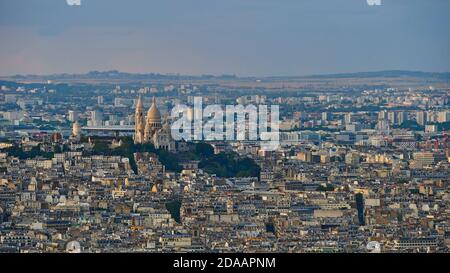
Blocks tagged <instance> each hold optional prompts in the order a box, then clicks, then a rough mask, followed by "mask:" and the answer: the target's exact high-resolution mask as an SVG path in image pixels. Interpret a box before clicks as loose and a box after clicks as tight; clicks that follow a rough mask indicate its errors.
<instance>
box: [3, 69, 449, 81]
mask: <svg viewBox="0 0 450 273" xmlns="http://www.w3.org/2000/svg"><path fill="white" fill-rule="evenodd" d="M401 77H413V78H425V79H426V78H429V79H439V80H446V81H447V80H450V72H444V73H437V72H422V71H408V70H386V71H374V72H356V73H339V74H323V75H309V76H270V77H238V76H236V75H218V76H216V75H181V74H159V73H147V74H140V73H127V72H120V71H117V70H110V71H91V72H88V73H85V74H67V73H62V74H51V75H14V76H11V77H3V78H4V79H8V80H17V81H21V80H59V81H64V80H74V79H76V80H128V81H147V80H254V79H266V80H275V79H276V80H283V79H305V78H316V79H339V78H401Z"/></svg>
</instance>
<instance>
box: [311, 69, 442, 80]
mask: <svg viewBox="0 0 450 273" xmlns="http://www.w3.org/2000/svg"><path fill="white" fill-rule="evenodd" d="M305 77H306V78H399V77H413V78H437V79H450V72H444V73H437V72H423V71H408V70H385V71H374V72H356V73H340V74H328V75H312V76H305Z"/></svg>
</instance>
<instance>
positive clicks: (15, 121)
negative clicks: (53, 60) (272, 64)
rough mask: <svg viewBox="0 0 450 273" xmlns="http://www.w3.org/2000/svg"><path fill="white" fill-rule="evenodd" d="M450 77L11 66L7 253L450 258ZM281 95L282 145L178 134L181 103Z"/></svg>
mask: <svg viewBox="0 0 450 273" xmlns="http://www.w3.org/2000/svg"><path fill="white" fill-rule="evenodd" d="M448 83H449V77H448V75H447V74H437V75H434V74H426V73H419V72H417V73H413V72H401V71H391V72H380V73H378V74H373V75H372V74H349V75H334V76H332V75H330V76H327V77H325V76H324V77H305V78H275V77H272V78H239V77H236V76H233V75H225V76H221V77H215V76H201V77H188V76H180V75H157V74H151V75H134V74H126V73H120V72H117V71H109V72H91V73H89V74H83V75H68V74H63V75H51V76H45V77H44V76H42V77H41V76H14V77H9V78H4V79H3V80H2V81H1V82H0V118H1V119H0V252H28V253H33V252H216V253H220V252H251V253H254V252H289V253H294V252H321V253H323V252H364V253H367V252H376V253H377V252H449V247H450V223H449V217H450V215H449V211H450V202H449V198H450V196H449V194H450V188H449V186H450V185H449V181H450V168H449V166H450V143H449V142H450V139H449V136H448V132H449V131H450V107H449V106H450V101H449V94H450V86H449V84H448ZM196 97H201V98H202V100H203V104H204V105H205V106H206V105H209V104H219V105H249V104H254V105H260V104H267V105H279V107H280V115H279V118H280V124H279V131H280V132H279V138H280V139H279V142H280V143H279V146H278V148H277V149H276V150H274V151H268V150H265V149H263V148H262V147H261V146H260V145H259V142H258V141H250V140H236V141H196V140H187V141H185V140H182V141H175V140H174V139H172V137H171V130H170V126H171V124H172V123H173V119H172V118H171V114H170V113H171V109H172V108H173V107H174V106H175V105H178V104H186V105H189V106H192V105H193V102H194V99H195V98H196Z"/></svg>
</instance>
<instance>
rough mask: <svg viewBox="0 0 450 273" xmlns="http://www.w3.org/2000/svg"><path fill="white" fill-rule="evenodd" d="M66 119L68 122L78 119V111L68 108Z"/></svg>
mask: <svg viewBox="0 0 450 273" xmlns="http://www.w3.org/2000/svg"><path fill="white" fill-rule="evenodd" d="M68 116H69V117H68V120H69V121H70V122H75V121H77V119H78V113H77V112H76V111H73V110H70V111H69V114H68Z"/></svg>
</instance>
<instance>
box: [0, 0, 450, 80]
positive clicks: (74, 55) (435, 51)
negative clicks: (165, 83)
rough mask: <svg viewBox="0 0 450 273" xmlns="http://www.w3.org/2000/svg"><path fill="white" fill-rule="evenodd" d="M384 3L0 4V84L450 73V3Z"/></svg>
mask: <svg viewBox="0 0 450 273" xmlns="http://www.w3.org/2000/svg"><path fill="white" fill-rule="evenodd" d="M71 1H74V2H76V1H78V0H71ZM381 3H382V5H380V6H370V5H368V4H367V0H81V5H79V6H77V5H74V6H70V5H68V4H67V2H66V0H0V75H3V76H7V75H15V74H51V73H84V72H88V71H92V70H99V71H104V70H113V69H116V70H120V71H124V72H136V73H180V74H187V75H200V74H214V75H221V74H236V75H239V76H294V75H311V74H328V73H343V72H362V71H379V70H391V69H402V70H403V69H404V70H421V71H429V72H444V71H450V35H449V34H450V33H449V32H450V29H449V26H450V1H449V0H381Z"/></svg>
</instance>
